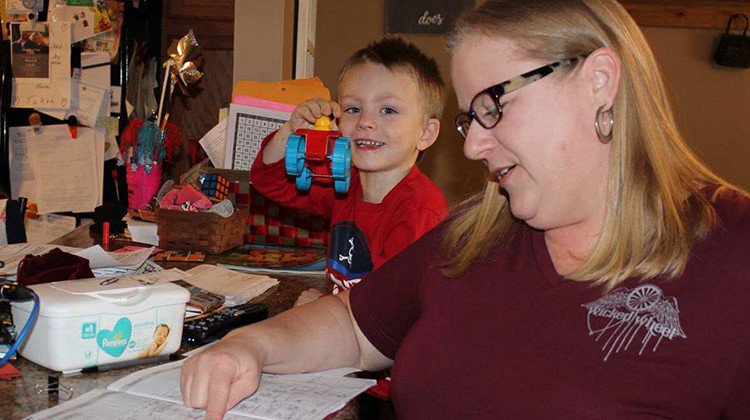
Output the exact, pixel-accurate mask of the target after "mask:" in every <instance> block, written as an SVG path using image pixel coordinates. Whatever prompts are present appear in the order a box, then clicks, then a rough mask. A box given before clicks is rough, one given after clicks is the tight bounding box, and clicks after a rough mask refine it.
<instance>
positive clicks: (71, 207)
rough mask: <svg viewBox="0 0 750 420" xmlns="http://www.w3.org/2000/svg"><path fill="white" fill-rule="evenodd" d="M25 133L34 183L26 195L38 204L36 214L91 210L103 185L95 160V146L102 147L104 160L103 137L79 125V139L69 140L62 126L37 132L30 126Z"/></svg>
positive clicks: (101, 171)
mask: <svg viewBox="0 0 750 420" xmlns="http://www.w3.org/2000/svg"><path fill="white" fill-rule="evenodd" d="M53 127H54V128H53ZM26 128H29V129H31V127H26ZM25 134H26V137H27V138H29V140H31V141H28V143H27V146H28V155H29V156H30V157H31V159H29V160H30V161H31V168H32V171H33V172H34V184H35V194H34V195H33V196H29V197H28V198H29V199H30V200H32V201H35V202H36V203H37V205H38V208H39V213H40V214H46V213H54V212H65V211H72V212H88V211H93V210H94V207H96V206H97V204H98V203H99V197H100V191H99V189H101V186H102V184H103V180H102V179H100V174H101V175H103V169H101V170H100V169H99V166H103V165H104V162H103V161H97V158H98V156H99V152H98V151H97V150H96V148H101V149H102V151H101V156H102V159H103V156H104V150H103V149H104V137H103V136H101V135H97V134H96V130H93V129H84V128H79V129H78V138H76V139H71V138H70V133H69V132H68V127H67V126H64V125H57V126H45V127H44V128H43V129H42V133H41V134H39V135H35V134H34V133H33V129H31V131H26V133H25ZM12 176H13V175H11V177H12Z"/></svg>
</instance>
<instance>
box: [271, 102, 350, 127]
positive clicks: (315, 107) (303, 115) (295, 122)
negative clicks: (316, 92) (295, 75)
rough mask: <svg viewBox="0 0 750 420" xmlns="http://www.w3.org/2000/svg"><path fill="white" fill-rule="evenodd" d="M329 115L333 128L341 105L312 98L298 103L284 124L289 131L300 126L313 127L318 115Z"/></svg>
mask: <svg viewBox="0 0 750 420" xmlns="http://www.w3.org/2000/svg"><path fill="white" fill-rule="evenodd" d="M331 115H333V119H332V120H331V128H332V129H334V130H335V128H334V126H335V122H334V121H335V120H336V118H338V117H340V116H341V107H340V106H339V104H337V103H336V102H334V101H329V100H327V99H321V98H313V99H308V100H306V101H305V102H302V103H301V104H299V105H298V106H297V108H295V109H294V112H292V116H291V118H289V121H287V122H286V124H289V129H290V130H291V133H294V132H296V131H297V130H299V129H301V128H308V129H309V128H314V127H315V120H317V119H318V118H320V117H329V116H331ZM286 124H284V125H286ZM291 133H290V134H291Z"/></svg>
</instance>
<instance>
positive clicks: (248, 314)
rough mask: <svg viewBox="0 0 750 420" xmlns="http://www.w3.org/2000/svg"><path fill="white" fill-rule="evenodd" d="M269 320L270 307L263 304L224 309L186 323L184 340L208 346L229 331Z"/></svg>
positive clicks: (183, 329) (248, 304)
mask: <svg viewBox="0 0 750 420" xmlns="http://www.w3.org/2000/svg"><path fill="white" fill-rule="evenodd" d="M266 318H268V307H267V306H266V305H263V304H261V303H244V304H242V305H237V306H232V307H228V308H222V309H219V310H218V311H216V312H214V313H212V314H210V315H208V316H206V317H203V318H198V319H194V320H190V321H185V325H184V326H183V328H182V339H183V340H185V341H188V342H190V343H198V344H206V343H210V342H212V341H216V340H218V339H220V338H221V337H224V336H225V335H226V334H227V333H228V332H229V331H231V330H233V329H235V328H239V327H242V326H243V325H248V324H252V323H254V322H258V321H262V320H264V319H266Z"/></svg>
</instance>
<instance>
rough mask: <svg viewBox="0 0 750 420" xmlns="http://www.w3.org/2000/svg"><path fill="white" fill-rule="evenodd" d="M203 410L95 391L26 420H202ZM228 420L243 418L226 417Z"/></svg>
mask: <svg viewBox="0 0 750 420" xmlns="http://www.w3.org/2000/svg"><path fill="white" fill-rule="evenodd" d="M203 417H204V412H203V410H196V409H192V408H190V407H187V406H184V405H181V404H180V405H177V404H172V403H168V402H166V401H160V400H155V399H151V398H146V397H139V396H137V395H130V394H125V393H122V392H116V391H107V390H106V389H94V390H92V391H89V392H87V393H85V394H83V395H81V396H80V397H76V398H74V399H72V400H70V401H66V402H65V403H63V404H59V405H57V406H54V407H52V408H49V409H46V410H44V411H40V412H38V413H34V414H32V415H30V416H29V417H26V420H47V419H50V420H52V419H60V418H65V419H79V420H84V419H97V418H98V419H108V420H134V419H145V418H148V419H153V420H172V419H189V420H202V419H203ZM224 418H225V419H227V420H236V419H240V418H242V417H229V416H224Z"/></svg>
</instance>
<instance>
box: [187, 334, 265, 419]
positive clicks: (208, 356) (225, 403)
mask: <svg viewBox="0 0 750 420" xmlns="http://www.w3.org/2000/svg"><path fill="white" fill-rule="evenodd" d="M259 353H260V352H258V351H257V350H256V349H254V348H253V346H252V345H249V344H248V341H247V340H246V339H243V335H242V329H240V330H235V332H233V333H230V334H228V335H227V336H226V337H225V338H224V339H222V340H221V341H219V342H218V343H216V344H215V345H214V346H212V347H210V348H208V349H206V350H204V351H202V352H200V353H198V354H196V355H194V356H192V357H190V358H188V359H187V360H185V362H184V364H183V365H182V375H181V378H180V390H181V391H182V399H183V401H184V402H185V405H187V406H189V407H194V408H201V409H204V410H206V418H207V419H213V420H219V419H222V418H223V417H224V413H226V412H227V411H228V410H229V409H231V408H232V407H234V406H235V405H237V403H239V402H240V401H242V400H243V399H245V398H247V397H249V396H251V395H252V394H254V393H255V391H256V390H257V389H258V384H259V383H260V375H261V372H262V366H263V362H264V361H263V357H262V356H260V354H259Z"/></svg>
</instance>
